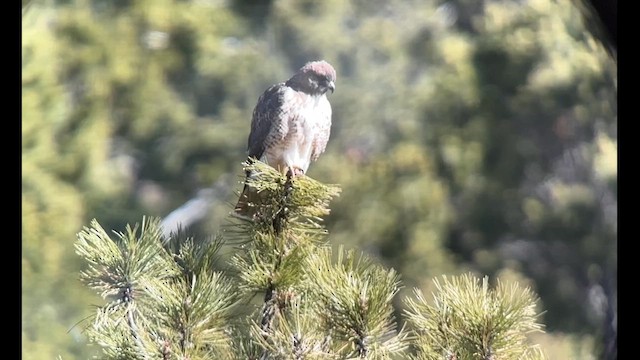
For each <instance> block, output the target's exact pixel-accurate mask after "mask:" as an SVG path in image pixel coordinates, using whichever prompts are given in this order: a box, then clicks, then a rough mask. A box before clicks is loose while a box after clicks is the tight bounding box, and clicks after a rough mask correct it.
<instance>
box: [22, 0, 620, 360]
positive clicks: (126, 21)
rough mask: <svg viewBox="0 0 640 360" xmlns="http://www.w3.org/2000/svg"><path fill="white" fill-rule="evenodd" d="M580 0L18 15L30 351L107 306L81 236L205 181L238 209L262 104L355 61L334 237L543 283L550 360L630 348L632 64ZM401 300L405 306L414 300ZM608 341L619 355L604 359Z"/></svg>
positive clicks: (218, 205)
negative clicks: (627, 91)
mask: <svg viewBox="0 0 640 360" xmlns="http://www.w3.org/2000/svg"><path fill="white" fill-rule="evenodd" d="M583 13H584V11H583V10H581V7H580V6H579V5H578V4H577V3H576V2H572V1H570V0H564V1H561V0H558V1H551V0H522V1H499V0H482V1H468V0H450V1H436V0H420V1H418V0H408V1H407V0H404V1H401V0H389V1H381V0H368V1H365V0H350V1H347V0H327V1H312V0H272V1H258V0H253V1H240V0H237V1H233V0H227V1H224V0H193V1H170V0H153V1H151V0H146V1H145V0H139V1H128V0H117V1H107V0H49V1H47V0H42V1H37V0H32V1H27V2H25V1H23V14H22V171H23V172H22V232H23V239H22V349H23V351H22V355H23V359H51V358H55V357H57V356H60V357H61V358H62V359H76V358H78V359H86V358H89V357H90V356H92V355H93V354H94V353H96V349H92V348H90V347H88V346H87V345H86V339H85V337H84V335H83V334H82V331H81V329H82V326H76V324H77V323H78V322H79V321H81V320H82V319H83V318H84V317H86V316H88V315H90V314H92V311H93V309H92V308H91V305H90V304H96V303H98V302H99V299H98V297H97V296H96V295H94V294H92V293H91V292H90V291H89V290H88V289H85V288H84V287H83V286H82V285H81V283H80V281H79V279H78V277H79V276H78V274H79V271H80V268H81V261H80V258H79V257H78V256H77V255H76V254H75V253H74V249H73V243H74V241H75V239H76V238H75V236H76V233H78V232H79V231H80V230H81V228H82V226H84V225H87V224H88V223H89V221H90V220H91V219H93V218H96V219H97V220H98V221H99V222H100V223H101V224H102V225H103V226H104V227H105V228H106V229H118V230H121V229H123V228H124V226H125V224H127V223H134V222H136V221H138V219H139V218H140V216H141V215H149V216H159V217H163V216H167V215H169V214H170V213H171V212H172V211H173V210H174V209H176V208H178V207H180V206H181V205H182V204H184V203H185V202H187V201H188V200H189V199H192V198H194V197H196V196H199V194H202V193H203V192H202V191H203V190H204V191H208V190H215V191H209V192H206V194H208V196H207V197H206V200H207V201H208V208H207V209H208V210H207V213H206V215H205V216H202V217H201V218H198V219H197V220H198V221H196V222H194V223H193V224H192V225H193V228H194V229H195V230H196V231H198V232H200V233H202V234H213V233H216V232H218V231H219V230H220V228H221V227H222V225H223V224H225V222H226V221H227V220H226V219H227V214H228V212H229V211H230V210H231V208H232V203H235V201H236V200H237V192H238V190H239V189H240V183H239V181H240V180H241V176H242V166H241V162H242V161H243V160H244V156H245V150H246V139H247V136H248V133H249V124H250V119H251V113H252V111H253V106H254V105H255V102H256V100H257V98H258V96H259V95H260V94H261V93H262V91H263V90H264V89H266V87H268V86H269V85H270V84H272V83H275V82H277V81H282V80H285V79H287V78H288V77H289V76H290V75H291V74H292V73H293V72H294V71H295V70H296V69H297V68H298V67H300V66H301V65H303V64H304V63H305V62H306V61H308V60H315V59H325V60H327V61H329V62H330V63H332V64H333V65H334V67H335V68H336V70H337V73H338V81H337V89H336V92H335V93H334V94H333V95H330V101H331V103H332V106H333V109H334V116H333V123H334V124H333V127H332V138H331V140H330V142H329V145H328V149H327V152H326V154H325V155H323V157H321V159H320V160H319V161H318V162H317V163H315V164H314V165H312V166H311V168H310V171H309V175H310V176H311V177H313V178H315V179H317V180H319V181H322V182H324V183H335V184H339V185H340V186H341V188H342V194H341V196H340V197H339V198H337V199H336V200H335V201H334V202H333V204H332V213H331V215H330V216H329V218H328V219H327V228H328V229H329V232H330V234H331V237H330V239H331V241H332V242H333V243H334V244H344V245H345V246H346V247H347V248H359V249H362V250H364V251H366V252H367V253H369V254H370V255H371V256H373V257H375V258H377V259H378V260H379V261H380V262H382V263H383V264H385V265H386V266H389V267H393V268H395V269H396V270H397V271H398V272H399V273H400V274H401V275H402V279H403V282H404V284H405V286H406V288H405V292H406V293H408V292H410V289H411V288H412V287H414V286H415V287H418V288H421V289H423V290H424V291H425V293H429V292H430V291H431V290H433V289H432V288H431V287H432V286H433V285H432V282H431V280H432V279H433V278H435V277H437V276H440V275H442V274H459V273H462V272H467V271H473V272H476V273H478V274H482V275H489V276H490V277H491V278H494V277H510V278H516V279H518V281H520V282H522V283H525V284H527V285H530V286H532V288H533V290H534V291H535V292H537V294H538V295H539V296H540V298H541V301H542V307H543V309H544V310H545V311H546V312H545V314H544V317H543V319H542V321H543V322H544V323H545V324H546V331H547V333H546V334H545V335H539V338H538V339H536V341H537V342H539V343H541V345H542V346H543V348H544V349H545V351H546V352H547V354H548V355H549V356H550V358H552V359H589V358H593V359H595V358H600V357H603V356H602V354H605V353H607V351H609V352H608V353H609V354H612V353H615V348H616V314H617V309H616V303H617V282H616V277H617V255H616V253H617V105H616V103H617V101H616V99H617V65H616V60H615V55H612V53H611V51H610V48H609V47H608V46H607V45H603V43H602V42H601V41H599V40H601V37H600V36H599V35H598V34H599V33H598V32H594V31H593V29H597V28H598V26H597V24H595V25H594V23H593V21H594V19H593V18H591V17H585V16H583ZM400 306H402V304H401V301H398V307H400ZM608 348H609V349H608Z"/></svg>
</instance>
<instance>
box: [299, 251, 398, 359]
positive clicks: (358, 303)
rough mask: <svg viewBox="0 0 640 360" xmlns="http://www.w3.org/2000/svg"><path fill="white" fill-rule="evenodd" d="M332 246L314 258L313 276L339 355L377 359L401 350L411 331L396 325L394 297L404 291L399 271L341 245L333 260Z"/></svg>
mask: <svg viewBox="0 0 640 360" xmlns="http://www.w3.org/2000/svg"><path fill="white" fill-rule="evenodd" d="M333 255H334V254H333V253H332V251H331V249H329V248H323V249H317V250H316V251H315V252H314V255H312V256H310V257H309V265H308V266H307V271H308V277H309V278H311V279H314V284H313V286H312V293H313V296H314V298H315V302H316V312H317V317H318V318H319V320H320V327H321V329H322V331H323V332H324V333H326V334H331V336H332V339H333V340H332V341H333V342H334V343H335V345H336V346H337V348H338V349H339V350H338V354H340V356H346V357H349V358H351V357H355V358H368V359H376V358H381V357H388V356H390V355H392V354H397V353H401V352H402V351H404V349H405V348H406V346H407V343H406V333H405V332H404V331H403V330H400V331H398V330H397V329H396V322H395V319H394V316H393V311H394V309H393V303H392V301H393V297H394V296H395V295H396V294H397V292H398V291H399V289H400V281H399V278H398V275H397V274H396V272H395V271H394V270H393V269H390V270H386V269H384V268H382V267H381V266H379V265H377V264H374V263H373V262H372V261H371V260H370V259H368V258H366V257H365V256H360V257H357V258H356V256H355V254H354V252H353V251H344V250H343V248H342V247H340V248H339V249H338V252H337V254H335V255H336V257H337V260H336V261H335V262H334V261H332V257H333Z"/></svg>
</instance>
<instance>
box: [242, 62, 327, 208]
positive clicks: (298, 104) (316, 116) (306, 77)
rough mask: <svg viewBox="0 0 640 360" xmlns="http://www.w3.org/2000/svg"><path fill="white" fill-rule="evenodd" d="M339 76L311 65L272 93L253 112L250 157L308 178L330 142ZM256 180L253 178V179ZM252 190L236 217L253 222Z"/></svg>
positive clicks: (274, 87) (321, 64)
mask: <svg viewBox="0 0 640 360" xmlns="http://www.w3.org/2000/svg"><path fill="white" fill-rule="evenodd" d="M335 81H336V71H335V70H334V69H333V67H332V66H331V65H330V64H329V63H328V62H326V61H324V60H320V61H312V62H308V63H307V64H305V65H304V66H303V67H302V68H300V70H298V72H296V73H295V74H294V75H293V76H292V77H291V78H290V79H289V80H287V81H285V82H281V83H278V84H275V85H272V86H271V87H269V88H268V89H267V90H266V91H265V92H264V93H263V94H262V95H261V96H260V98H259V99H258V104H257V105H256V107H255V109H254V110H253V118H252V120H251V132H250V134H249V141H248V150H247V154H248V156H249V158H250V159H251V158H255V159H258V160H260V161H262V162H264V163H266V164H269V165H270V166H272V167H274V168H276V169H277V170H279V171H281V172H282V173H283V174H286V175H287V176H292V177H293V176H299V175H303V174H305V173H306V172H307V170H308V169H309V164H310V163H311V161H315V160H317V159H318V157H319V156H320V154H322V153H323V152H324V149H325V147H326V146H327V141H329V133H330V130H331V105H330V104H329V100H327V96H326V93H327V91H329V90H331V92H332V93H333V91H334V90H335ZM251 175H252V174H247V176H248V177H250V176H251ZM252 198H253V197H252V194H251V189H250V188H249V187H248V186H247V185H245V186H244V189H243V190H242V193H241V194H240V199H239V200H238V204H237V205H236V209H235V211H236V214H238V215H243V216H250V214H251V213H252V211H250V209H248V207H249V206H248V203H249V202H253V201H252Z"/></svg>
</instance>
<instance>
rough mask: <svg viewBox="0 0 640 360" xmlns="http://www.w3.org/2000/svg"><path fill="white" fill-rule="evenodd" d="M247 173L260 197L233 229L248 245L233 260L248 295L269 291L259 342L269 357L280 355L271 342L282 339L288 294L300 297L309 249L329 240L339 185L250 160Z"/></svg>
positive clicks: (243, 242)
mask: <svg viewBox="0 0 640 360" xmlns="http://www.w3.org/2000/svg"><path fill="white" fill-rule="evenodd" d="M245 172H247V173H251V174H253V175H252V176H250V177H247V179H246V180H245V181H246V183H245V184H246V186H248V187H250V188H251V190H252V191H255V193H257V194H258V195H259V196H257V197H253V198H254V199H258V200H257V201H256V202H252V203H249V204H248V205H249V206H250V207H252V209H253V211H252V212H253V214H254V215H253V217H252V219H250V220H246V219H245V220H243V219H241V220H240V222H239V223H238V224H236V229H235V232H233V231H232V232H230V233H232V234H236V235H237V236H238V238H240V239H241V240H240V241H241V242H242V244H243V245H242V250H243V251H242V252H240V253H239V254H238V255H236V256H235V257H234V258H233V260H232V263H233V264H234V265H235V267H236V268H237V269H238V272H239V274H240V277H241V279H242V289H243V290H245V293H246V294H250V293H255V292H264V294H265V296H264V299H263V304H262V310H261V311H260V315H259V320H258V324H259V329H260V332H259V333H260V336H259V339H260V340H259V341H260V343H261V344H262V345H263V348H264V349H265V351H264V352H263V354H262V358H268V357H272V356H275V355H274V354H273V347H272V346H266V344H270V343H271V342H273V341H275V339H277V331H275V330H274V327H278V326H279V324H278V323H279V320H278V319H282V318H283V316H285V315H284V313H285V311H286V310H287V306H288V300H287V297H289V295H291V294H293V296H294V297H295V296H297V295H298V293H299V290H300V284H301V283H302V282H303V281H304V280H305V279H304V276H303V274H304V266H305V261H304V260H305V258H306V256H307V254H308V252H309V250H308V249H310V248H313V247H314V246H316V245H317V244H319V243H322V242H324V241H325V240H324V238H325V235H326V230H324V228H323V226H322V225H321V222H322V219H321V216H322V215H326V214H328V213H329V208H328V203H329V201H330V199H331V198H333V197H335V196H337V195H338V193H339V189H338V188H337V187H332V186H326V185H323V184H321V183H319V182H317V181H315V180H313V179H311V178H309V177H307V176H300V177H291V176H286V175H283V174H281V173H279V172H278V171H276V170H275V169H273V168H272V167H270V166H267V165H265V164H263V163H261V162H259V161H252V162H250V163H245ZM276 320H278V323H276ZM274 334H276V335H274ZM256 341H258V339H256Z"/></svg>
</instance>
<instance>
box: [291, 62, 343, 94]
mask: <svg viewBox="0 0 640 360" xmlns="http://www.w3.org/2000/svg"><path fill="white" fill-rule="evenodd" d="M335 81H336V71H335V70H334V69H333V66H331V64H329V63H328V62H326V61H324V60H320V61H311V62H308V63H306V64H305V65H304V66H303V67H301V68H300V70H298V72H297V73H295V74H294V75H293V76H292V77H291V79H289V80H288V81H287V86H291V87H292V88H294V89H296V90H300V91H303V92H305V93H307V94H312V95H322V94H324V93H326V92H327V91H329V90H331V92H332V93H333V91H334V90H335V89H336V85H335Z"/></svg>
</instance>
